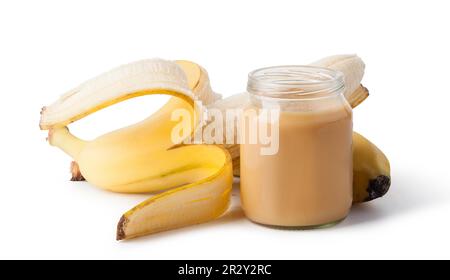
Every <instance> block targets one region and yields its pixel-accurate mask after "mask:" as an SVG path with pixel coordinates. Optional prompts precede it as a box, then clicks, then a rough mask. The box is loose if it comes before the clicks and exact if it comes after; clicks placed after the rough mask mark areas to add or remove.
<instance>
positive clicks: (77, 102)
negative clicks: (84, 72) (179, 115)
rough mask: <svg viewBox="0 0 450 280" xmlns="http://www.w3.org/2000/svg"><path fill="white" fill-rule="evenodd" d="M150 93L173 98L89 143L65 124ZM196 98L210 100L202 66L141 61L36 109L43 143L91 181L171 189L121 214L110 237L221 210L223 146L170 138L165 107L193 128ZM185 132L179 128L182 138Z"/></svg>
mask: <svg viewBox="0 0 450 280" xmlns="http://www.w3.org/2000/svg"><path fill="white" fill-rule="evenodd" d="M191 89H192V90H191ZM157 93H158V94H160V93H163V94H168V95H172V96H174V97H173V98H171V99H170V100H169V101H168V103H167V104H166V105H164V106H163V107H162V108H161V109H160V110H159V111H158V112H156V113H155V114H153V115H152V116H150V117H149V118H147V119H145V120H144V121H142V122H140V123H137V124H135V125H132V126H129V127H125V128H122V129H119V130H117V131H113V132H110V133H107V134H105V135H103V136H100V137H98V138H97V139H95V140H93V141H84V140H81V139H79V138H77V137H75V136H74V135H72V134H71V133H70V132H69V130H68V129H67V127H65V125H67V124H69V123H71V122H73V121H75V120H78V119H80V118H82V117H84V116H86V115H88V114H90V113H93V112H95V111H97V110H99V109H101V108H104V107H106V106H109V105H111V104H114V103H117V102H120V101H122V100H125V99H128V98H132V97H135V96H139V95H144V94H157ZM197 99H199V100H201V101H202V102H204V103H210V102H212V101H214V100H215V99H216V95H215V94H214V93H213V92H212V90H211V88H210V86H209V80H208V77H207V74H206V72H205V71H204V69H203V68H201V67H199V66H198V65H196V64H194V63H190V62H186V61H179V62H177V63H174V62H169V61H163V60H144V61H139V62H135V63H132V64H128V65H125V66H122V67H119V68H117V69H114V70H112V71H110V72H108V73H105V74H103V75H101V76H99V77H97V78H95V79H93V80H90V81H88V82H86V83H84V84H82V85H81V86H79V87H77V88H76V89H75V90H72V91H70V92H69V93H68V94H66V95H64V96H63V97H61V99H59V100H58V101H57V102H55V103H54V104H52V105H51V106H49V107H46V108H44V109H43V111H42V115H41V123H40V126H41V128H42V129H49V137H48V140H49V142H50V144H51V145H53V146H57V147H59V148H61V149H62V150H63V151H65V152H66V153H67V154H68V155H70V156H71V157H72V158H73V159H74V160H75V161H76V163H77V165H76V166H75V165H74V166H75V167H79V169H80V172H81V174H83V177H84V178H86V180H87V181H89V182H90V183H92V184H93V185H95V186H98V187H101V188H104V189H107V190H110V191H114V192H126V193H145V192H154V191H159V190H166V189H171V190H169V191H167V192H163V193H161V194H158V195H156V196H153V197H152V198H150V199H148V200H146V201H144V202H143V203H141V204H139V205H138V206H136V207H135V208H133V209H132V210H130V211H128V212H127V213H125V214H124V215H123V217H122V218H121V220H120V222H119V224H118V229H117V239H119V240H121V239H129V238H134V237H137V236H140V235H144V234H149V233H153V232H158V231H163V230H169V229H173V228H177V227H182V226H186V225H190V224H196V223H202V222H205V221H208V220H211V219H214V218H216V217H218V216H220V215H221V214H222V213H223V212H225V211H226V209H227V207H228V204H229V200H230V191H231V187H232V181H233V175H232V163H231V157H230V155H229V154H228V152H227V151H226V150H224V149H222V148H220V147H218V146H214V145H190V146H175V145H176V144H178V143H173V142H172V138H171V132H172V131H173V129H174V126H175V125H176V123H175V122H174V121H172V119H171V117H172V112H173V111H174V110H176V109H184V112H189V115H190V117H191V120H192V122H193V125H192V126H191V127H192V130H193V129H195V127H196V125H197V126H198V123H197V121H196V119H198V117H197V115H198V114H200V113H201V112H196V111H195V110H194V107H193V104H194V102H195V100H197ZM192 133H193V131H187V135H186V137H187V136H190V135H191V134H192ZM180 186H181V187H180ZM175 187H177V188H175ZM172 188H173V189H172Z"/></svg>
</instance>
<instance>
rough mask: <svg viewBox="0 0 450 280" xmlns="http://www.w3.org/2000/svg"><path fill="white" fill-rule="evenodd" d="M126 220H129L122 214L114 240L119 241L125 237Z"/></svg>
mask: <svg viewBox="0 0 450 280" xmlns="http://www.w3.org/2000/svg"><path fill="white" fill-rule="evenodd" d="M128 221H129V220H128V219H127V218H126V217H125V216H122V217H121V218H120V221H119V223H118V224H117V234H116V240H117V241H121V240H124V239H125V238H126V234H125V227H126V225H127V223H128Z"/></svg>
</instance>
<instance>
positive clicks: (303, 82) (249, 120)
mask: <svg viewBox="0 0 450 280" xmlns="http://www.w3.org/2000/svg"><path fill="white" fill-rule="evenodd" d="M247 91H248V93H249V97H250V100H251V102H250V105H249V106H248V107H247V108H246V109H245V110H244V115H243V116H244V117H243V118H242V120H243V121H242V123H241V125H242V126H243V127H242V130H243V133H242V136H241V143H242V144H241V161H240V166H241V199H242V204H243V208H244V211H245V214H246V216H247V217H248V218H249V219H250V220H252V221H254V222H256V223H260V224H264V225H270V226H280V227H293V228H315V227H322V226H327V225H333V224H335V223H337V222H339V221H341V220H343V219H344V218H345V217H346V216H347V214H348V212H349V209H350V207H351V204H352V177H353V175H352V174H353V173H352V130H353V125H352V109H351V107H350V105H349V104H348V102H347V100H346V99H345V97H344V95H343V92H344V78H343V75H342V74H341V73H340V72H336V71H333V70H330V69H325V68H319V67H311V66H276V67H268V68H262V69H258V70H255V71H253V72H251V73H250V74H249V77H248V86H247ZM255 131H257V132H256V133H255ZM264 134H266V135H265V137H264ZM255 135H256V137H255Z"/></svg>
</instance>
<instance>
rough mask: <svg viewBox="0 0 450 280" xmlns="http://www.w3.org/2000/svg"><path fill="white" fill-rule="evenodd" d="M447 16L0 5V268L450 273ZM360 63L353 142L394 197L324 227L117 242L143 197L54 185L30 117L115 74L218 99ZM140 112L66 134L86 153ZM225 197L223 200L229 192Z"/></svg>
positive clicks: (59, 177)
mask: <svg viewBox="0 0 450 280" xmlns="http://www.w3.org/2000/svg"><path fill="white" fill-rule="evenodd" d="M449 14H450V7H449V4H448V1H432V0H427V1H411V0H409V1H380V0H379V1H319V0H315V1H280V0H277V1H261V0H260V1H242V0H240V1H231V0H229V1H195V0H191V1H167V0H164V1H131V0H127V1H80V0H78V1H47V0H41V1H26V2H25V1H2V2H1V4H0V31H1V32H0V85H1V88H0V91H1V92H0V96H1V110H0V120H1V127H2V132H1V138H0V139H1V140H0V141H1V145H0V149H1V150H0V152H1V154H0V164H1V166H0V174H1V179H2V180H1V183H0V210H1V222H0V258H20V259H22V258H39V259H41V258H58V259H59V258H70V259H72V258H94V259H96V258H125V259H135V258H145V259H178V258H188V259H194V258H204V259H210V258H214V259H226V258H239V259H248V258H251V259H252V258H257V259H264V258H269V259H272V258H273V259H290V258H294V259H310V258H319V259H323V258H333V259H347V258H355V259H360V258H370V259H372V258H394V259H396V258H450V241H449V236H450V189H449V185H450V183H449V182H450V175H449V174H450V171H449V170H450V169H449V167H450V164H449V162H448V159H449V157H450V152H449V148H448V147H449V146H448V145H449V141H450V137H449V125H448V120H449V111H450V109H449V101H450V97H449V95H450V85H449V74H450V70H449V65H450V55H449V51H450V42H449V27H450V16H449ZM340 53H358V54H359V55H360V56H361V57H362V58H363V59H364V61H365V63H366V65H367V68H366V76H365V78H364V80H363V84H364V85H365V86H367V87H368V88H369V90H370V92H371V96H370V97H369V99H367V100H366V101H365V102H364V103H363V104H362V105H361V106H359V107H358V108H357V109H355V112H354V113H355V120H354V122H355V130H357V131H359V132H361V133H362V134H364V135H365V136H366V137H368V138H369V139H370V140H372V141H373V142H374V143H376V144H377V145H378V146H379V147H380V148H381V149H382V150H383V151H384V152H385V153H386V154H387V155H388V157H389V158H390V160H391V165H392V178H393V184H392V188H391V191H390V193H389V194H388V195H387V196H386V197H384V198H382V199H379V200H376V201H374V202H372V203H368V204H366V205H361V206H358V207H355V208H354V209H353V210H352V212H351V215H350V216H349V218H348V219H347V220H346V221H345V222H343V223H342V224H340V225H339V226H337V227H334V228H331V229H326V230H314V231H279V230H272V229H267V228H264V227H260V226H257V225H254V224H251V223H250V222H248V221H247V220H246V219H245V218H244V217H243V215H242V212H241V211H240V208H239V201H238V199H239V198H238V196H235V197H234V200H235V203H234V206H233V210H232V213H231V215H228V216H227V217H226V218H224V219H222V220H218V221H215V222H212V223H209V224H204V225H200V226H195V227H190V228H185V229H180V230H175V231H171V232H166V233H161V234H157V235H153V236H149V237H144V238H140V239H137V240H133V241H129V242H116V241H115V227H116V223H117V221H118V219H119V217H120V216H121V214H122V213H123V212H124V211H126V210H127V209H129V208H131V207H132V206H133V205H135V204H137V203H138V202H140V201H142V200H144V199H145V198H146V197H147V196H146V195H120V194H113V193H108V192H105V191H101V190H99V189H96V188H95V187H93V186H90V185H89V184H88V183H72V182H69V181H68V178H69V174H68V165H69V160H70V159H69V158H68V157H67V156H66V155H64V154H63V153H62V152H61V151H59V150H57V149H56V148H53V147H50V146H49V145H48V144H47V143H46V141H45V137H46V133H45V132H43V131H40V130H39V127H38V122H39V111H40V108H41V107H42V106H43V105H48V104H49V103H51V102H52V101H54V100H55V99H56V98H57V97H58V96H59V95H60V94H62V93H64V92H65V91H67V90H69V89H71V88H72V87H74V86H76V85H77V84H78V83H80V82H83V81H84V80H86V79H88V78H91V77H92V76H95V75H97V74H99V73H102V72H104V71H106V70H108V69H110V68H112V67H115V66H117V65H120V64H123V63H127V62H130V61H134V60H138V59H142V58H151V57H161V58H166V59H189V60H193V61H196V62H198V63H199V64H201V65H203V66H204V67H205V68H206V69H207V70H208V71H209V74H210V77H211V82H212V85H213V87H214V89H215V90H216V91H218V92H221V93H223V94H224V95H225V96H227V95H231V94H233V93H237V92H242V91H244V90H245V85H246V77H247V73H248V72H249V71H250V70H252V69H255V68H258V67H262V66H270V65H277V64H306V63H309V62H311V61H314V60H316V59H319V58H321V57H324V56H327V55H332V54H340ZM163 101H164V98H158V97H143V98H138V99H136V100H132V101H129V102H125V103H124V104H119V105H117V106H114V107H113V108H109V109H106V110H105V111H102V112H100V113H97V114H95V115H94V116H90V117H88V118H86V119H84V120H82V121H80V122H79V123H76V124H75V125H73V126H72V127H71V128H72V130H73V131H74V132H75V133H76V134H77V135H79V136H83V137H86V138H92V137H95V136H97V135H101V134H102V133H104V132H107V131H109V130H111V129H115V128H119V127H122V126H124V125H126V124H131V123H133V122H136V121H138V120H140V119H143V118H144V117H146V116H147V115H149V114H150V113H151V112H153V111H154V110H155V109H156V108H158V106H160V105H161V104H162V102H163ZM236 194H237V193H236Z"/></svg>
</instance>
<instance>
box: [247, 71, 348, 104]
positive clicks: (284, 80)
mask: <svg viewBox="0 0 450 280" xmlns="http://www.w3.org/2000/svg"><path fill="white" fill-rule="evenodd" d="M343 90H344V74H343V73H342V72H340V71H337V70H333V69H329V68H324V67H317V66H310V65H280V66H270V67H264V68H259V69H256V70H253V71H251V72H250V73H249V74H248V83H247V91H248V92H249V93H250V94H253V95H258V96H264V97H271V98H279V99H303V98H308V99H311V98H319V97H324V96H329V95H335V94H339V93H342V92H343Z"/></svg>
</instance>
